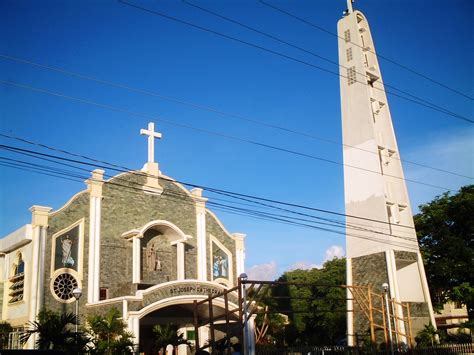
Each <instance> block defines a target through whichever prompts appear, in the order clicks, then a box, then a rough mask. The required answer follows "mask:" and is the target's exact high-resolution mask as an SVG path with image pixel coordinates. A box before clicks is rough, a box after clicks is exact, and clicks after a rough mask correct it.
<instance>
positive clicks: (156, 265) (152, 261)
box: [146, 243, 161, 271]
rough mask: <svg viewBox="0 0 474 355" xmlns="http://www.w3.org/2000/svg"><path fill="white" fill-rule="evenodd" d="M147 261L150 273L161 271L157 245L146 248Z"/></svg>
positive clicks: (153, 244)
mask: <svg viewBox="0 0 474 355" xmlns="http://www.w3.org/2000/svg"><path fill="white" fill-rule="evenodd" d="M146 261H147V267H148V271H161V260H160V259H159V255H158V249H157V247H156V245H155V243H148V245H147V248H146Z"/></svg>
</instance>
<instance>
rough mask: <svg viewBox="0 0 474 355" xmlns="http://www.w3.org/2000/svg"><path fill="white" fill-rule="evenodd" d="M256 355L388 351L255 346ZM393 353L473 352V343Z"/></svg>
mask: <svg viewBox="0 0 474 355" xmlns="http://www.w3.org/2000/svg"><path fill="white" fill-rule="evenodd" d="M255 354H256V355H330V354H331V355H332V354H334V355H335V354H341V355H342V354H344V355H363V354H370V355H372V354H376V355H386V354H390V352H388V353H387V352H386V351H385V350H384V351H377V352H372V351H371V350H370V349H361V348H354V347H348V346H337V345H336V346H304V347H288V348H276V347H273V346H257V347H256V351H255ZM393 354H396V355H401V354H407V355H433V354H436V355H445V354H450V355H451V354H474V344H446V345H438V346H433V347H428V348H415V349H407V350H406V351H394V352H393Z"/></svg>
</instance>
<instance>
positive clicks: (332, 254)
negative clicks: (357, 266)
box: [324, 245, 344, 261]
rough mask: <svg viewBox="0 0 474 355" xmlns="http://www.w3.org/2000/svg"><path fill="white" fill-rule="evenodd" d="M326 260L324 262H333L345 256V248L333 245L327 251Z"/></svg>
mask: <svg viewBox="0 0 474 355" xmlns="http://www.w3.org/2000/svg"><path fill="white" fill-rule="evenodd" d="M325 253H326V258H325V259H324V261H328V260H332V259H334V258H341V257H343V256H344V248H343V247H341V246H339V245H331V246H330V247H329V248H327V249H326V252H325Z"/></svg>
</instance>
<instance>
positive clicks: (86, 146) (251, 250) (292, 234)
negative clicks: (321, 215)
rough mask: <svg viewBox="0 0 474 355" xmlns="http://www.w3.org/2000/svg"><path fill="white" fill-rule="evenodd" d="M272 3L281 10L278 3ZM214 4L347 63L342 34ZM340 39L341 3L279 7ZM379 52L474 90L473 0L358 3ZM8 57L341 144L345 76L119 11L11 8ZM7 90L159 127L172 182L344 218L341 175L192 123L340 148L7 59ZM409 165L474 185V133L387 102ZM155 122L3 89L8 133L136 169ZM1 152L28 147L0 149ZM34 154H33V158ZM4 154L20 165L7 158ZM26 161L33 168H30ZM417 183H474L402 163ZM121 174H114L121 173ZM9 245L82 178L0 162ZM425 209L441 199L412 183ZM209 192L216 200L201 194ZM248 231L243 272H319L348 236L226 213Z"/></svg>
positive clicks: (236, 31) (227, 28)
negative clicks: (39, 210) (340, 51)
mask: <svg viewBox="0 0 474 355" xmlns="http://www.w3.org/2000/svg"><path fill="white" fill-rule="evenodd" d="M130 2H131V3H134V4H137V5H140V6H143V7H146V8H149V9H152V10H155V11H160V12H162V13H166V14H167V15H170V16H174V17H177V18H180V19H182V20H185V21H189V22H192V23H195V24H197V25H200V26H205V27H208V28H211V29H213V30H215V31H218V32H222V33H225V34H227V35H230V36H235V37H238V38H240V39H242V40H244V41H248V42H252V43H255V44H257V45H259V46H264V47H266V48H269V49H271V50H274V51H279V52H282V53H285V54H286V55H289V56H294V57H296V58H298V59H300V60H303V61H308V62H310V63H312V64H314V65H317V66H321V67H323V68H326V69H330V70H332V71H338V68H337V66H335V65H333V64H330V63H327V62H325V61H322V60H320V59H317V58H315V57H313V56H311V55H308V54H307V53H302V52H300V51H298V50H296V49H294V48H289V47H287V46H285V45H283V44H281V43H277V42H275V41H273V40H271V39H269V38H265V37H264V36H262V35H258V34H255V33H253V32H251V31H249V30H245V29H242V28H241V27H238V26H236V25H235V24H230V23H228V22H226V21H224V20H222V19H217V18H215V17H213V16H211V15H209V14H206V13H204V12H201V11H199V10H198V9H196V8H193V7H191V6H189V5H186V4H185V3H183V2H179V1H142V0H133V1H132V0H130ZM269 2H270V1H269ZM194 3H195V4H198V5H200V6H202V7H206V8H208V9H210V10H212V11H215V12H218V13H220V14H222V15H225V16H228V17H231V18H233V19H235V20H237V21H240V22H242V23H245V24H246V25H249V26H252V27H255V28H258V29H259V30H261V31H263V32H266V33H269V34H272V35H274V36H278V37H281V38H282V39H284V40H286V41H288V42H290V43H292V44H294V45H297V46H300V47H304V48H306V49H308V50H310V51H313V52H315V53H317V54H319V55H321V56H324V57H327V58H329V59H330V60H333V61H337V41H336V38H335V37H333V36H330V35H328V34H326V33H323V32H321V31H318V30H316V29H314V28H311V27H309V26H307V25H305V24H302V23H300V22H298V21H296V20H295V19H292V18H290V17H288V16H285V15H283V14H281V13H278V12H276V11H274V10H272V9H270V8H268V7H266V6H264V5H262V4H261V3H258V2H257V1H244V0H242V1H201V0H199V1H195V2H194ZM271 3H272V4H274V5H276V6H279V7H280V8H282V9H285V10H286V11H289V12H291V13H294V14H296V15H298V16H301V17H303V18H305V19H307V20H308V21H311V22H312V23H314V24H317V25H318V26H321V27H323V28H326V29H328V30H329V31H332V32H335V31H336V23H337V20H338V19H339V18H340V17H341V14H342V11H343V10H344V9H345V6H346V5H345V4H346V2H345V1H343V0H340V1H335V0H331V1H329V0H325V1H291V2H290V1H271ZM354 6H355V8H357V9H359V10H361V11H363V12H364V14H365V15H366V16H367V18H368V20H369V24H370V26H371V29H372V35H373V38H374V41H375V46H376V50H377V52H378V53H380V54H382V55H384V56H386V57H388V58H390V59H392V60H395V61H396V62H398V63H401V64H403V65H406V66H408V67H410V68H412V69H414V70H416V71H418V72H420V73H422V74H424V75H426V76H427V77H429V78H433V79H435V80H437V81H439V82H441V83H443V84H446V85H447V86H449V87H451V88H455V89H456V90H459V91H461V92H463V93H466V94H468V95H469V96H471V97H473V96H474V88H473V84H472V83H473V79H474V78H473V64H472V63H473V62H474V48H473V47H474V46H473V44H472V38H473V27H472V20H473V17H474V16H473V15H474V4H473V3H472V1H467V0H466V1H462V0H454V1H440V0H435V1H429V2H426V1H408V0H406V1H402V0H400V1H375V0H367V1H362V0H361V1H357V2H356V3H355V4H354ZM0 32H1V33H2V34H3V36H1V38H0V55H8V56H13V57H16V58H21V59H25V60H29V61H32V62H36V63H40V64H44V65H49V66H53V67H59V68H62V69H64V70H68V71H73V72H77V73H80V74H83V75H87V76H92V77H95V78H98V79H102V80H106V81H113V82H116V83H121V84H124V85H127V86H130V87H134V88H138V89H142V90H148V91H152V92H155V93H159V94H161V95H164V96H168V97H173V98H177V99H180V100H184V101H188V102H192V103H195V104H197V105H202V106H207V107H213V108H215V109H217V110H220V111H224V112H226V113H231V114H235V115H239V116H242V117H246V118H250V119H254V120H258V121H262V122H266V123H269V124H272V125H277V126H283V127H287V128H291V129H293V130H296V131H300V132H304V133H307V134H310V135H313V136H317V137H321V138H324V139H328V140H332V141H337V142H340V141H341V124H340V121H341V118H340V100H339V78H338V77H337V76H334V75H331V74H328V73H325V72H323V71H320V70H317V69H315V68H310V67H308V66H305V65H302V64H300V63H295V62H293V61H289V60H286V59H284V58H281V57H278V56H275V55H273V54H271V53H268V52H265V51H262V50H258V49H256V48H251V47H248V46H245V45H243V44H241V43H236V42H233V41H230V40H228V39H225V38H222V37H220V36H217V35H215V34H211V33H207V32H203V31H201V30H198V29H196V28H190V27H187V26H184V25H183V24H178V23H175V22H173V21H170V20H167V19H164V18H162V17H159V16H156V15H152V14H150V13H146V12H143V11H140V10H138V9H135V8H132V7H129V6H126V5H123V4H120V3H119V2H116V1H105V0H103V1H65V2H64V1H47V0H46V1H41V2H39V1H5V0H4V1H2V2H0ZM380 66H381V69H382V73H383V76H384V81H385V83H386V84H387V83H388V84H390V85H393V86H395V87H398V88H400V89H403V90H405V91H407V92H409V93H411V94H413V95H416V96H419V97H422V98H424V99H426V100H429V101H431V102H434V103H436V104H437V105H439V106H442V107H445V108H446V109H449V110H450V111H453V112H456V113H457V114H460V115H462V116H465V117H469V118H470V119H472V118H473V116H474V115H473V105H472V100H470V99H467V98H465V97H463V96H460V95H458V94H456V93H453V92H452V91H449V90H446V89H445V88H442V87H440V86H438V85H436V84H434V83H432V82H430V81H427V80H424V79H422V78H420V77H419V76H417V75H415V74H413V73H409V72H407V71H404V70H403V69H401V68H400V67H398V66H395V65H393V64H391V63H389V62H387V61H384V60H382V59H380ZM0 80H2V81H9V82H14V83H18V84H22V85H28V86H31V87H36V88H41V89H44V90H49V91H53V92H57V93H60V94H62V95H67V96H72V97H78V98H81V99H86V100H90V101H94V102H98V103H101V104H105V105H111V106H116V107H120V108H121V109H125V110H129V111H133V112H139V113H141V114H144V115H147V116H153V117H156V119H155V120H154V121H155V123H156V126H157V129H158V130H159V131H160V132H162V133H163V139H162V140H161V141H160V142H158V143H157V148H156V151H157V160H158V161H159V163H160V167H161V170H162V171H163V173H164V174H166V175H168V176H171V177H174V178H175V179H177V180H184V181H190V182H193V183H196V184H199V185H205V186H212V187H217V188H221V189H225V190H230V191H235V192H241V193H245V194H251V195H258V196H263V197H268V198H272V199H277V200H283V201H288V202H294V203H298V204H302V205H308V206H313V207H317V208H322V209H327V210H332V211H337V212H344V202H343V201H344V192H343V172H342V166H340V165H336V164H330V163H325V162H322V161H317V160H314V159H308V158H304V157H301V156H295V155H291V154H288V153H283V152H278V151H275V150H269V149H265V148H262V147H257V146H255V145H249V144H246V143H242V142H237V141H235V140H229V139H225V138H223V137H218V136H215V135H209V134H205V133H202V132H198V131H196V130H190V129H184V128H180V127H177V126H175V125H170V124H167V123H166V122H163V121H162V120H160V119H163V118H164V119H166V120H169V121H173V122H176V123H179V124H183V125H190V126H194V127H198V128H201V129H205V130H210V131H214V132H219V133H221V134H224V135H232V136H235V137H239V138H242V139H246V140H253V141H258V142H262V143H265V144H269V145H274V146H279V147H282V148H285V149H289V150H294V151H298V152H302V153H305V154H310V155H314V156H318V157H321V158H325V159H330V160H334V161H338V162H342V147H341V146H340V145H337V144H330V143H326V142H323V141H320V140H316V139H311V138H307V137H306V138H305V137H302V136H301V135H294V134H289V133H283V132H281V131H278V130H274V129H271V128H268V127H267V128H265V127H262V126H259V125H255V124H252V123H250V122H245V121H243V120H239V119H236V118H231V117H228V116H223V115H219V114H217V113H211V112H209V111H205V110H200V109H197V108H193V107H190V106H186V105H181V104H178V103H176V102H171V101H168V100H164V99H160V98H158V97H153V96H147V95H143V94H138V93H133V92H130V91H127V90H124V89H118V88H114V87H110V86H107V85H103V84H98V83H94V82H91V81H87V80H83V79H79V78H73V77H71V76H67V75H64V74H61V73H57V72H52V71H48V70H45V69H41V68H38V67H35V66H32V65H27V64H23V63H19V62H16V61H12V60H8V59H5V57H0ZM389 104H390V109H391V113H392V118H393V121H394V126H395V130H396V134H397V139H398V144H399V148H400V153H401V157H402V159H407V160H410V161H415V162H419V163H422V164H425V165H430V166H435V167H437V168H441V169H445V170H449V171H454V172H457V173H460V174H462V175H467V176H471V177H472V176H474V171H473V170H474V168H473V152H474V146H473V144H474V143H473V140H474V139H473V137H474V130H473V126H472V124H471V123H468V122H465V121H462V120H459V119H456V118H454V117H452V116H448V115H445V114H443V113H440V112H436V111H433V110H430V109H428V108H425V107H422V106H418V105H415V104H412V103H410V102H407V101H404V100H401V99H399V98H396V97H393V96H390V95H389ZM148 121H149V120H148V119H147V118H144V117H136V116H132V115H129V114H126V113H123V112H117V111H112V110H107V109H105V108H100V107H97V106H93V105H88V104H85V103H80V102H77V101H72V100H68V99H65V98H60V97H57V96H51V95H48V94H45V93H39V92H34V91H31V90H28V89H25V88H21V87H17V86H12V85H7V84H0V133H4V134H10V135H14V136H18V137H22V138H25V139H29V140H32V141H35V142H40V143H44V144H48V145H51V146H54V147H58V148H61V149H65V150H69V151H72V152H75V153H79V154H83V155H87V156H91V157H95V158H97V159H101V160H104V161H108V162H112V163H116V164H119V165H123V166H128V167H132V168H135V169H140V168H141V167H142V165H143V163H144V162H145V161H146V140H145V139H144V138H143V137H141V136H140V135H139V134H138V132H139V130H140V128H143V127H145V126H146V124H147V122H148ZM1 144H7V145H15V146H19V147H24V148H27V149H29V148H30V149H31V147H28V146H27V145H22V144H20V143H18V142H15V141H12V140H8V139H4V138H2V139H1ZM35 149H36V148H35ZM0 156H2V157H8V158H15V159H23V158H20V157H19V156H18V155H14V154H13V153H11V152H7V151H4V150H2V152H0ZM25 159H29V161H32V162H33V160H32V159H30V158H25ZM404 168H405V175H406V177H407V178H408V179H413V180H419V181H422V182H425V183H430V184H433V185H440V186H443V187H448V188H450V189H453V190H456V189H458V188H459V187H460V186H462V185H466V184H469V183H472V181H473V180H472V179H467V178H461V177H457V176H454V175H450V174H444V173H438V172H434V171H433V170H429V169H424V168H421V167H419V166H415V165H410V164H404ZM109 173H112V172H110V171H109ZM0 179H1V188H0V235H6V234H8V233H9V232H11V231H13V230H15V229H16V228H18V227H20V226H21V225H23V224H25V223H29V222H30V218H31V216H30V212H29V211H28V208H29V207H30V206H32V205H35V204H37V205H45V206H51V207H53V208H58V207H60V206H61V205H62V204H64V203H65V202H66V201H67V200H68V199H69V198H70V197H71V196H72V195H73V194H74V193H76V192H77V191H79V190H81V189H82V188H83V187H84V184H82V183H78V182H71V181H66V180H60V179H56V178H53V177H50V176H43V175H38V174H35V173H32V172H26V171H21V170H17V169H12V168H7V167H3V166H0ZM408 187H409V192H410V198H411V204H412V206H413V208H414V209H416V206H418V205H419V204H421V203H424V202H427V201H429V200H431V199H432V198H433V197H434V196H436V195H439V194H441V193H443V192H444V190H442V189H436V188H432V187H427V186H424V185H420V184H414V183H409V184H408ZM205 194H206V193H205ZM216 213H217V215H218V216H219V217H220V218H221V219H222V221H223V222H224V224H225V225H226V226H227V228H228V229H229V231H231V232H242V233H246V234H247V235H248V237H247V242H246V247H247V252H246V254H247V259H246V266H247V269H248V270H253V272H254V273H255V275H260V276H261V277H269V278H271V277H274V276H275V275H276V274H277V273H280V272H282V271H284V270H287V269H289V268H292V267H295V265H296V266H300V267H304V266H311V265H320V264H322V262H323V261H324V260H325V259H326V258H328V257H329V258H330V257H332V255H340V254H341V253H342V252H343V248H344V237H343V236H341V235H337V234H332V233H327V232H322V231H317V230H311V229H305V228H300V227H293V226H288V225H285V224H279V223H275V222H265V221H261V220H254V219H250V218H244V217H242V216H236V215H231V214H227V213H223V212H220V211H216Z"/></svg>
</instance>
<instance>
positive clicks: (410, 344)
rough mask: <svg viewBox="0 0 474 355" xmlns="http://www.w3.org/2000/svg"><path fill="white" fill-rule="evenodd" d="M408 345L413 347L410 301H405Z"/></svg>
mask: <svg viewBox="0 0 474 355" xmlns="http://www.w3.org/2000/svg"><path fill="white" fill-rule="evenodd" d="M406 305H407V326H408V347H409V348H410V349H413V333H412V328H411V313H410V303H407V304H406Z"/></svg>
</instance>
